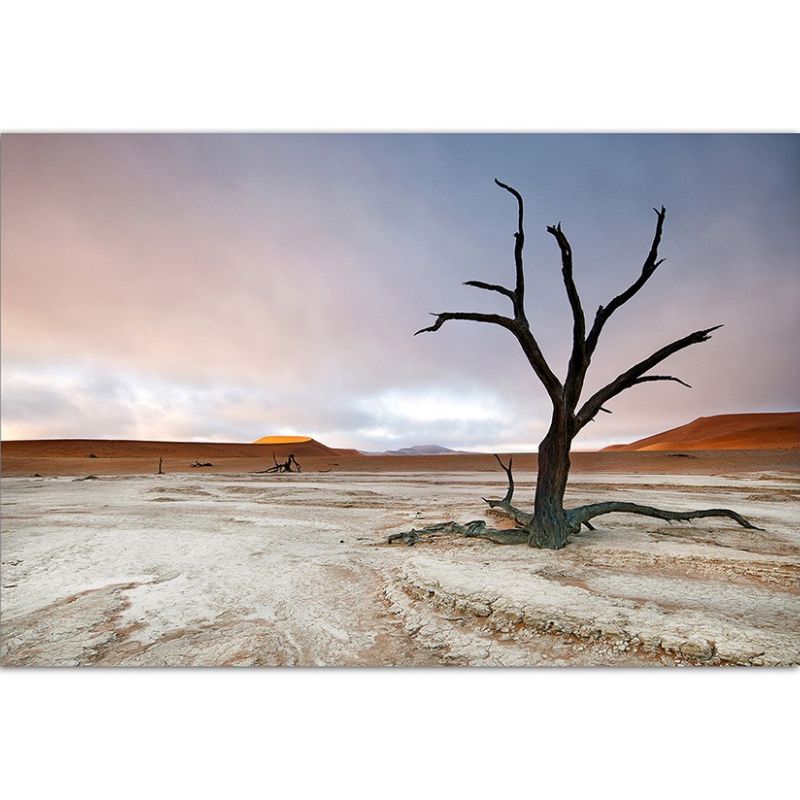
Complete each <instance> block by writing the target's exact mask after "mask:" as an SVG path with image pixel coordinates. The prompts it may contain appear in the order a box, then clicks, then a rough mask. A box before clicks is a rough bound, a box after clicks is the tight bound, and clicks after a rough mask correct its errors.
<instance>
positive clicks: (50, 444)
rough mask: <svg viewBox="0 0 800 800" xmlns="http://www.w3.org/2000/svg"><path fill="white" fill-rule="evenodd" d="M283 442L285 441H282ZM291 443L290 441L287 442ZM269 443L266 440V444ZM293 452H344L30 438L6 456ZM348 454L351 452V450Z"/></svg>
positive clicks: (307, 446)
mask: <svg viewBox="0 0 800 800" xmlns="http://www.w3.org/2000/svg"><path fill="white" fill-rule="evenodd" d="M279 439H282V440H284V441H278V440H279ZM287 439H288V440H290V441H286V440H287ZM265 440H266V441H265ZM273 450H274V451H275V453H276V454H277V455H280V456H286V455H288V454H289V453H294V455H295V456H296V457H297V458H298V459H300V460H302V458H303V457H304V456H305V457H320V456H336V455H341V454H342V451H340V450H335V449H334V448H332V447H326V446H325V445H324V444H322V443H321V442H318V441H316V440H315V439H311V438H309V437H307V436H294V437H287V436H275V437H272V436H265V437H263V438H262V439H259V440H258V442H254V443H253V444H243V443H235V442H230V443H229V442H143V441H134V440H126V439H29V440H19V441H8V442H3V454H4V455H6V456H17V457H23V456H24V457H28V458H31V457H36V456H48V457H50V458H53V457H56V458H82V457H84V458H85V457H86V456H88V455H89V454H90V453H93V454H94V455H95V456H97V457H98V458H144V457H147V456H153V457H155V458H158V457H159V456H163V457H164V458H189V459H192V458H201V459H205V460H207V459H209V458H247V457H262V458H270V459H271V454H272V451H273ZM347 452H348V453H349V452H350V451H347Z"/></svg>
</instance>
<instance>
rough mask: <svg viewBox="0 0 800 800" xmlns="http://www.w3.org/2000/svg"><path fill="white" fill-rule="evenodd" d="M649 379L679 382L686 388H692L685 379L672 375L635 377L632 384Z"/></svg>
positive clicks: (646, 381) (649, 380) (648, 381)
mask: <svg viewBox="0 0 800 800" xmlns="http://www.w3.org/2000/svg"><path fill="white" fill-rule="evenodd" d="M651 381H675V383H679V384H680V385H681V386H685V387H686V388H687V389H691V388H692V387H691V386H690V385H689V384H688V383H686V381H682V380H681V379H680V378H675V377H674V376H672V375H645V376H644V377H643V378H637V379H636V380H635V381H634V384H636V383H650V382H651Z"/></svg>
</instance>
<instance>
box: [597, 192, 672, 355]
mask: <svg viewBox="0 0 800 800" xmlns="http://www.w3.org/2000/svg"><path fill="white" fill-rule="evenodd" d="M653 211H655V212H656V216H657V217H658V219H657V221H656V231H655V234H654V235H653V243H652V244H651V245H650V252H649V253H648V254H647V258H646V259H645V262H644V264H643V265H642V273H641V275H639V277H638V278H637V279H636V281H634V283H632V284H631V285H630V286H629V287H628V288H627V289H626V290H625V291H624V292H622V293H621V294H618V295H617V296H616V297H615V298H613V299H612V300H611V301H610V302H609V303H608V305H606V306H600V307H599V308H598V309H597V313H596V315H595V318H594V323H593V324H592V329H591V331H590V332H589V335H588V336H587V337H586V352H587V353H588V355H589V356H591V355H592V353H594V351H595V348H596V347H597V342H598V340H599V338H600V333H601V332H602V330H603V326H604V325H605V324H606V322H607V321H608V318H609V317H610V316H611V315H612V314H613V313H614V312H615V311H616V310H617V309H618V308H619V307H620V306H621V305H624V304H625V303H627V302H628V300H630V299H631V298H632V297H633V296H634V295H635V294H636V293H637V292H638V291H639V289H641V288H642V286H644V285H645V283H647V281H648V280H650V278H651V276H652V275H653V273H654V272H655V271H656V270H657V269H658V267H659V265H661V264H663V263H664V259H663V258H662V259H661V260H658V246H659V244H660V243H661V233H662V231H663V230H664V218H665V217H666V215H667V210H666V209H665V208H664V206H661V210H660V211H659V210H658V209H657V208H654V209H653Z"/></svg>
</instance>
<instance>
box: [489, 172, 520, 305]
mask: <svg viewBox="0 0 800 800" xmlns="http://www.w3.org/2000/svg"><path fill="white" fill-rule="evenodd" d="M494 182H495V183H496V184H497V185H498V186H499V187H500V188H501V189H505V190H506V191H507V192H508V193H509V194H512V195H513V196H514V197H515V198H516V200H517V211H518V215H517V232H516V233H515V234H514V240H515V241H514V264H515V266H516V270H517V282H516V287H515V289H514V294H515V295H516V298H517V303H518V310H519V311H521V312H522V314H523V315H524V313H525V311H524V301H525V270H524V268H523V263H522V249H523V247H525V231H524V230H523V227H522V220H523V217H524V209H523V202H522V195H521V194H520V193H519V192H518V191H517V190H516V189H514V188H513V187H511V186H509V185H508V184H506V183H503V182H502V181H499V180H497V178H495V179H494Z"/></svg>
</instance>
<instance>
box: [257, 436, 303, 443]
mask: <svg viewBox="0 0 800 800" xmlns="http://www.w3.org/2000/svg"><path fill="white" fill-rule="evenodd" d="M310 441H311V437H310V436H262V437H261V438H260V439H256V440H255V441H254V442H253V444H299V443H301V442H310Z"/></svg>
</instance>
